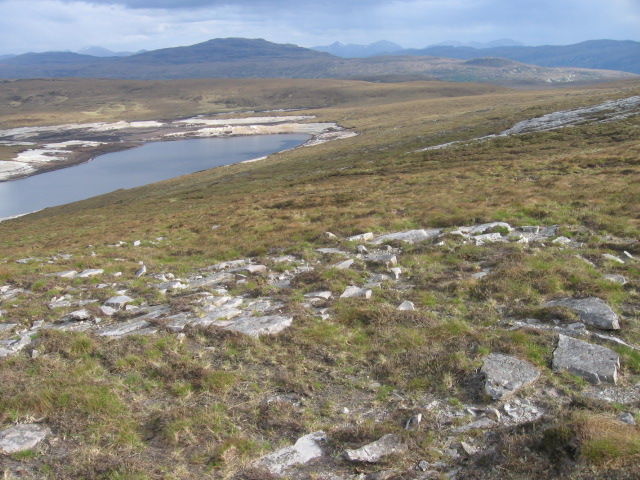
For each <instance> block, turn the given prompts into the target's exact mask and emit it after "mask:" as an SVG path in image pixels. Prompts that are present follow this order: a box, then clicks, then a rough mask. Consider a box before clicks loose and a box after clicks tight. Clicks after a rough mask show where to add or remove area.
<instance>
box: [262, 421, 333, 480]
mask: <svg viewBox="0 0 640 480" xmlns="http://www.w3.org/2000/svg"><path fill="white" fill-rule="evenodd" d="M326 439H327V437H326V435H325V433H324V432H323V431H318V432H313V433H310V434H308V435H305V436H304V437H301V438H299V439H298V441H297V442H296V443H295V444H294V445H292V446H290V447H285V448H282V449H280V450H278V451H275V452H273V453H270V454H269V455H266V456H264V457H262V458H261V459H260V460H258V461H257V462H256V466H258V467H260V468H265V469H266V470H268V471H269V472H270V473H271V474H272V475H277V476H282V475H283V474H284V473H285V471H286V469H287V468H289V467H292V466H294V465H300V464H305V463H307V462H309V461H311V460H313V459H314V458H318V457H321V456H322V448H321V445H322V444H323V443H324V442H325V441H326Z"/></svg>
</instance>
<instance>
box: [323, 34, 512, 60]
mask: <svg viewBox="0 0 640 480" xmlns="http://www.w3.org/2000/svg"><path fill="white" fill-rule="evenodd" d="M522 45H523V44H522V43H520V42H516V41H515V40H511V39H509V38H505V39H501V40H494V41H492V42H488V43H482V42H468V43H465V42H458V41H455V40H451V41H446V42H440V43H436V44H434V45H429V47H440V46H448V47H472V48H493V47H516V46H522ZM429 47H427V48H429ZM311 49H312V50H317V51H319V52H326V53H330V54H331V55H335V56H336V57H342V58H363V57H373V56H376V55H389V54H393V53H396V54H400V55H403V54H404V53H402V52H407V49H405V48H403V47H401V46H400V45H398V44H397V43H393V42H389V41H387V40H382V41H380V42H375V43H371V44H369V45H356V44H353V43H350V44H348V45H344V44H343V43H340V42H334V43H332V44H331V45H325V46H321V47H311Z"/></svg>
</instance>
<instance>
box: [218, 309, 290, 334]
mask: <svg viewBox="0 0 640 480" xmlns="http://www.w3.org/2000/svg"><path fill="white" fill-rule="evenodd" d="M292 322H293V317H283V316H280V315H267V316H264V317H239V318H236V319H234V320H226V321H221V322H219V323H218V324H219V325H220V326H221V327H222V328H224V329H225V330H231V331H234V332H240V333H244V334H245V335H249V336H250V337H253V338H258V337H260V336H261V335H273V334H276V333H279V332H281V331H282V330H284V329H285V328H287V327H290V326H291V323H292Z"/></svg>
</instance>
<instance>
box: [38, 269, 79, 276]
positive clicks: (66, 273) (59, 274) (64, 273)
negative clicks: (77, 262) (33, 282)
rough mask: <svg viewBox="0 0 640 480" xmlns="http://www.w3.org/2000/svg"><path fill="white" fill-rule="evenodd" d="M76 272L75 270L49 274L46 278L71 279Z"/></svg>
mask: <svg viewBox="0 0 640 480" xmlns="http://www.w3.org/2000/svg"><path fill="white" fill-rule="evenodd" d="M77 273H78V272H76V271H75V270H65V271H64V272H56V273H49V274H48V275H46V276H47V277H60V278H73V277H75V276H76V275H77Z"/></svg>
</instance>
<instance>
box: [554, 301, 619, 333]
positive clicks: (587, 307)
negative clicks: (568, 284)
mask: <svg viewBox="0 0 640 480" xmlns="http://www.w3.org/2000/svg"><path fill="white" fill-rule="evenodd" d="M544 306H545V307H567V308H569V309H571V310H573V311H574V312H576V313H577V314H578V316H579V317H580V321H582V322H583V323H586V324H587V325H592V326H594V327H598V328H602V329H605V330H618V329H619V328H620V323H619V321H618V315H616V313H615V312H614V311H613V310H611V307H609V305H607V304H606V303H605V302H604V301H603V300H601V299H599V298H596V297H588V298H561V299H559V300H551V301H550V302H547V303H545V304H544Z"/></svg>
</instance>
